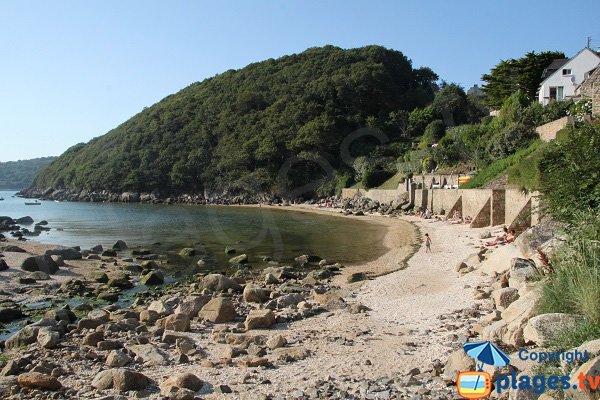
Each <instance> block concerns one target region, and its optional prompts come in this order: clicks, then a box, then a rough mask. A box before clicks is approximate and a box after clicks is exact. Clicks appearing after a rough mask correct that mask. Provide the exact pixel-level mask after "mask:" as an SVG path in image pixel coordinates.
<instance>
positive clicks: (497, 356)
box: [463, 342, 510, 371]
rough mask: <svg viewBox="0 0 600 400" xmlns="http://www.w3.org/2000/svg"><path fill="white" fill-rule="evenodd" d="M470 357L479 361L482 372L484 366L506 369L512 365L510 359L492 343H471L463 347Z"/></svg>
mask: <svg viewBox="0 0 600 400" xmlns="http://www.w3.org/2000/svg"><path fill="white" fill-rule="evenodd" d="M463 348H464V350H465V353H467V354H468V355H469V357H472V358H474V359H475V360H477V361H479V362H480V363H481V365H480V366H479V368H478V370H479V371H481V370H482V368H483V364H488V365H493V366H495V367H504V366H506V365H508V364H509V363H510V358H509V357H508V356H507V355H506V354H504V352H503V351H502V350H500V349H499V348H498V347H497V346H496V345H495V344H494V343H492V342H469V343H465V344H464V346H463Z"/></svg>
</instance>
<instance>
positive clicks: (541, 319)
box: [523, 313, 583, 346]
mask: <svg viewBox="0 0 600 400" xmlns="http://www.w3.org/2000/svg"><path fill="white" fill-rule="evenodd" d="M582 319H583V318H582V317H581V316H579V315H573V314H564V313H550V314H542V315H538V316H536V317H533V318H531V319H530V320H529V321H528V322H527V325H525V328H524V329H523V337H524V339H525V342H526V343H535V344H536V345H538V346H545V345H546V344H547V343H548V341H549V340H551V339H552V338H553V337H554V336H556V334H557V333H559V332H561V331H564V330H566V329H569V328H572V327H574V326H575V325H577V323H578V322H580V321H581V320H582Z"/></svg>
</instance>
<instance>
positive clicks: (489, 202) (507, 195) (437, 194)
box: [342, 185, 539, 230]
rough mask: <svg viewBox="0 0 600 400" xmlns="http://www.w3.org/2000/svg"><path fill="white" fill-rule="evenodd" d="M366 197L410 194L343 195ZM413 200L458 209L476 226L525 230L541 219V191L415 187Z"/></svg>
mask: <svg viewBox="0 0 600 400" xmlns="http://www.w3.org/2000/svg"><path fill="white" fill-rule="evenodd" d="M356 195H358V196H365V197H368V198H370V199H372V200H376V201H378V202H380V203H386V204H390V203H391V202H393V201H400V200H402V199H406V196H407V195H408V193H406V192H405V191H404V190H403V187H402V185H401V187H399V188H398V189H397V190H379V189H371V190H364V189H343V190H342V197H344V198H351V197H354V196H356ZM409 200H410V202H411V203H412V204H413V205H414V206H415V207H419V208H428V209H430V210H431V211H432V212H433V213H434V214H445V215H449V216H451V215H452V214H453V213H454V211H458V212H459V213H460V215H462V216H463V217H471V218H472V219H473V223H472V226H473V227H484V226H495V225H508V226H513V227H515V228H516V229H519V230H521V229H524V228H526V227H528V226H531V225H535V224H537V223H538V222H539V218H538V209H537V208H538V207H537V205H538V201H537V193H534V194H524V193H522V192H520V191H518V190H514V189H509V190H503V189H413V190H412V191H411V192H410V197H409Z"/></svg>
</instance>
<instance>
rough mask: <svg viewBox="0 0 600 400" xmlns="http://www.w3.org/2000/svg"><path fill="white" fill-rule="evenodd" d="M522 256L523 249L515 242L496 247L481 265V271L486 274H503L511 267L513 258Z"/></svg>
mask: <svg viewBox="0 0 600 400" xmlns="http://www.w3.org/2000/svg"><path fill="white" fill-rule="evenodd" d="M518 257H522V255H521V251H520V250H519V248H518V247H517V246H515V245H514V244H507V245H505V246H502V247H500V248H498V249H496V250H495V251H494V252H493V253H492V254H491V255H490V256H489V258H487V259H486V260H484V261H483V262H482V263H481V264H480V266H479V271H480V272H482V273H484V274H486V275H492V276H493V275H494V274H497V273H498V274H503V273H505V272H506V271H508V270H509V269H510V267H511V260H512V259H513V258H518Z"/></svg>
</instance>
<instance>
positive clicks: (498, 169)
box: [461, 140, 545, 189]
mask: <svg viewBox="0 0 600 400" xmlns="http://www.w3.org/2000/svg"><path fill="white" fill-rule="evenodd" d="M544 144H545V143H544V142H543V141H541V140H536V141H535V142H533V143H531V145H530V146H529V147H527V148H526V149H522V150H519V151H517V152H516V153H515V154H512V155H510V156H508V157H506V158H503V159H501V160H496V161H494V162H493V163H491V164H490V165H488V166H487V167H485V168H483V169H482V170H481V171H480V172H479V173H478V174H477V175H476V176H475V177H474V178H473V179H471V181H469V183H467V184H465V185H463V186H461V189H475V188H479V187H482V186H483V185H485V184H486V183H488V182H491V181H493V180H494V179H496V178H497V177H498V176H500V175H501V174H502V173H504V172H505V171H506V170H507V169H508V168H510V167H512V166H513V165H515V164H517V163H518V162H520V161H521V160H523V159H524V158H526V157H527V156H529V155H531V154H532V153H534V152H536V151H537V150H538V149H539V148H540V147H543V145H544Z"/></svg>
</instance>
